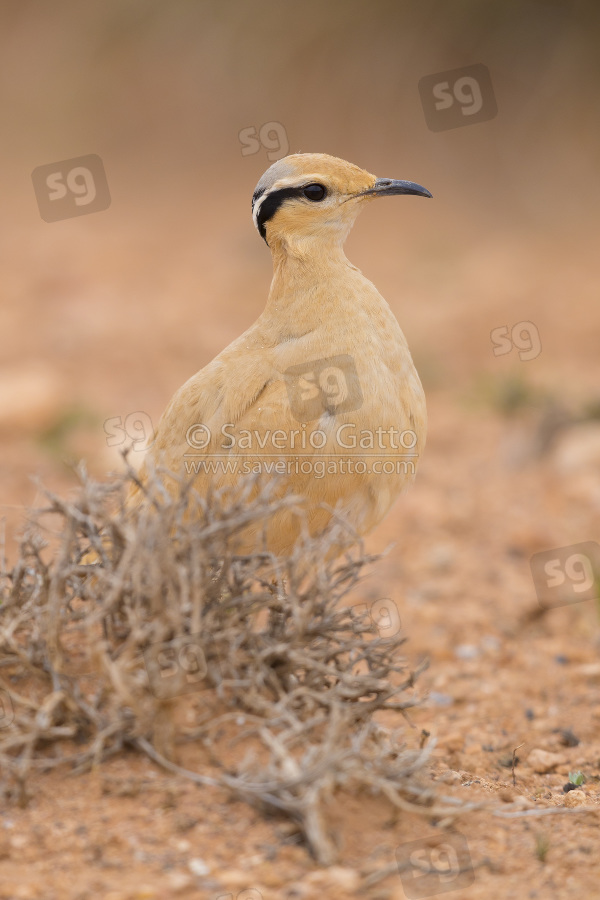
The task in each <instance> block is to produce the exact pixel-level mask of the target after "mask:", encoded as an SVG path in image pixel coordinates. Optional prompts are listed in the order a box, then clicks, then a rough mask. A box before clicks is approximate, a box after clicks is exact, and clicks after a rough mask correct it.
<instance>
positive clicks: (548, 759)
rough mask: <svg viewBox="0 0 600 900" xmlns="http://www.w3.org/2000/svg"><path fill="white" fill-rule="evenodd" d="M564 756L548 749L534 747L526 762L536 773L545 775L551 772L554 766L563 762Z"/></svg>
mask: <svg viewBox="0 0 600 900" xmlns="http://www.w3.org/2000/svg"><path fill="white" fill-rule="evenodd" d="M564 761H565V760H564V757H563V756H561V755H560V753H550V752H549V751H548V750H541V749H540V748H538V747H536V749H535V750H532V751H531V753H530V754H529V756H528V757H527V763H528V764H529V765H530V766H531V768H532V769H533V771H534V772H537V773H538V775H545V774H546V773H547V772H551V771H552V770H553V769H555V768H556V766H560V765H562V764H563V763H564Z"/></svg>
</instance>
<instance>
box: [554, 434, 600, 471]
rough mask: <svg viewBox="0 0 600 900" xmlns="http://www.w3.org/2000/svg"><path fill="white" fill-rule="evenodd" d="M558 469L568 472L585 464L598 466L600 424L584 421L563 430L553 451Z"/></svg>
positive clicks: (579, 468)
mask: <svg viewBox="0 0 600 900" xmlns="http://www.w3.org/2000/svg"><path fill="white" fill-rule="evenodd" d="M553 458H554V463H555V465H556V467H557V469H559V471H561V472H564V473H565V474H569V473H571V472H579V471H580V470H581V469H582V468H584V467H586V466H593V467H594V468H598V467H600V424H598V422H584V423H582V424H581V425H573V426H572V427H571V428H569V429H568V430H565V432H564V433H563V435H562V436H561V437H560V439H559V440H558V442H557V445H556V449H555V450H554V453H553Z"/></svg>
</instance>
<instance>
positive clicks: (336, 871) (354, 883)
mask: <svg viewBox="0 0 600 900" xmlns="http://www.w3.org/2000/svg"><path fill="white" fill-rule="evenodd" d="M306 881H307V882H308V883H309V884H314V885H322V886H331V887H333V886H335V887H337V888H340V889H341V890H344V891H355V890H356V889H357V887H358V885H359V883H360V876H359V874H358V872H357V871H356V870H355V869H349V868H346V867H344V866H329V868H328V869H325V870H322V871H321V870H318V871H316V872H311V873H310V874H309V875H307V877H306Z"/></svg>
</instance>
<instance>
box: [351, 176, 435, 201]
mask: <svg viewBox="0 0 600 900" xmlns="http://www.w3.org/2000/svg"><path fill="white" fill-rule="evenodd" d="M393 194H417V195H418V196H419V197H433V194H430V193H429V191H428V190H427V188H424V187H423V186H422V185H420V184H415V182H414V181H397V180H395V179H394V178H378V179H377V181H376V182H375V184H374V185H373V187H372V188H369V190H368V191H362V192H361V193H360V194H357V196H358V197H364V196H366V195H371V196H373V197H391V196H392V195H393Z"/></svg>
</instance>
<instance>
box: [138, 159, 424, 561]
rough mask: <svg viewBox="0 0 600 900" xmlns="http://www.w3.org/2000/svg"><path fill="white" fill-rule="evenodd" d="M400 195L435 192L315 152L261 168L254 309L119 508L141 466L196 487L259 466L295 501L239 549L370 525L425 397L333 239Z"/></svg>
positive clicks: (157, 437) (413, 451)
mask: <svg viewBox="0 0 600 900" xmlns="http://www.w3.org/2000/svg"><path fill="white" fill-rule="evenodd" d="M411 194H412V195H416V196H421V197H432V194H431V193H430V192H429V191H428V190H427V189H426V188H424V187H422V186H421V185H420V184H416V183H415V182H411V181H403V180H396V179H391V178H377V177H376V176H375V175H372V174H371V173H370V172H367V171H366V170H365V169H362V168H360V167H359V166H356V165H353V164H352V163H349V162H347V161H346V160H343V159H340V158H337V157H334V156H330V155H328V154H324V153H295V154H292V155H289V156H286V157H283V158H282V159H279V160H277V161H276V162H275V163H273V164H272V165H271V166H270V167H269V168H268V169H267V171H266V172H265V173H264V174H263V176H262V177H261V179H260V180H259V182H258V184H257V186H256V189H255V191H254V193H253V196H252V218H253V221H254V225H255V227H256V229H257V231H258V233H259V235H260V237H261V238H262V239H263V241H264V242H265V243H266V244H267V246H268V248H269V250H270V251H271V255H272V261H273V278H272V282H271V287H270V290H269V294H268V298H267V302H266V306H265V308H264V310H263V312H262V314H261V315H260V316H259V317H258V319H257V320H256V321H255V323H254V324H253V325H251V326H250V328H248V329H247V331H245V332H244V333H243V334H242V335H240V337H238V338H237V339H236V340H234V341H233V342H232V343H231V344H229V346H227V347H226V348H225V349H224V350H222V351H221V352H220V353H219V354H218V355H217V356H216V357H215V358H214V359H213V360H212V361H211V362H209V363H208V365H206V366H204V368H202V369H200V371H199V372H197V373H196V374H194V375H192V377H191V378H189V380H188V381H186V382H185V384H183V385H182V386H181V387H180V388H179V389H178V390H177V391H176V393H175V394H174V396H173V397H172V399H171V401H170V402H169V404H168V406H167V407H166V409H165V411H164V413H163V415H162V417H161V418H160V421H159V423H158V425H157V428H156V430H155V433H154V440H153V442H152V444H151V445H150V447H149V448H148V450H147V452H146V457H145V459H144V461H143V464H142V466H141V469H140V472H139V476H138V479H137V481H138V484H137V485H134V486H133V488H132V491H131V494H130V498H129V504H130V506H131V507H133V508H139V507H140V505H141V504H142V503H143V502H144V490H143V486H144V484H145V483H147V481H148V479H149V478H150V477H151V474H150V473H151V472H152V473H156V472H158V471H160V472H162V473H164V472H167V473H173V477H172V478H169V477H168V475H167V476H166V475H164V474H162V475H161V476H160V477H161V479H165V483H166V484H167V487H168V490H169V491H170V492H171V493H173V492H174V491H175V490H176V489H177V488H176V485H177V484H180V482H179V481H178V479H177V477H175V476H176V474H177V473H179V475H181V476H182V477H184V478H187V479H191V481H192V482H193V487H194V489H195V490H197V491H198V492H199V493H200V494H201V495H203V496H206V495H207V494H208V493H209V492H210V491H211V490H214V489H221V488H224V489H231V490H235V489H236V488H238V487H239V486H240V485H241V484H242V483H243V481H244V478H245V477H246V476H249V477H255V478H256V476H257V474H258V475H259V478H258V480H260V478H267V479H274V480H275V484H276V492H277V495H278V496H281V497H283V496H294V497H296V498H298V503H299V507H296V508H295V509H290V508H282V509H280V510H279V511H277V512H275V513H274V514H273V515H272V516H271V517H270V518H269V520H268V522H266V524H265V523H262V524H260V525H259V524H258V523H250V524H249V525H248V526H247V528H246V531H245V532H244V538H243V546H244V548H245V550H246V551H247V552H251V551H252V550H256V549H258V546H257V545H258V544H259V543H260V542H261V541H262V542H263V545H264V544H265V542H266V547H267V549H268V550H269V552H271V553H274V554H275V555H277V556H289V555H290V554H292V553H293V551H294V547H295V546H296V544H297V542H298V540H299V537H300V535H301V533H306V530H308V533H309V534H310V535H311V536H312V537H317V538H318V537H319V536H320V535H322V534H324V533H325V531H326V530H327V528H328V526H329V525H330V524H331V522H332V521H333V520H334V519H335V520H336V521H343V522H344V523H346V524H347V526H348V528H349V529H350V530H351V532H352V534H353V535H355V536H357V537H363V536H365V535H367V534H368V533H369V532H371V531H372V530H373V529H374V528H375V526H376V525H377V524H378V523H379V522H381V520H382V519H383V518H384V516H385V515H386V514H387V513H388V511H389V510H390V508H391V506H392V504H393V503H394V501H395V500H396V498H397V497H398V495H399V494H400V493H401V492H402V490H403V489H404V488H405V487H406V486H407V485H408V484H410V483H411V482H412V481H413V480H414V477H415V474H416V466H417V463H418V460H419V457H420V455H421V454H422V451H423V448H424V446H425V439H426V428H427V414H426V404H425V396H424V391H423V387H422V385H421V381H420V379H419V375H418V373H417V370H416V368H415V365H414V363H413V360H412V357H411V353H410V350H409V347H408V344H407V341H406V338H405V336H404V334H403V332H402V330H401V328H400V325H399V324H398V321H397V319H396V317H395V316H394V314H393V313H392V311H391V309H390V307H389V305H388V304H387V302H386V301H385V300H384V299H383V297H382V296H381V295H380V294H379V292H378V291H377V289H376V288H375V286H374V285H373V284H372V283H371V282H370V281H369V280H368V279H367V278H365V276H364V275H363V274H362V273H361V272H360V270H359V269H358V268H356V266H354V265H352V263H350V262H349V260H348V259H347V258H346V256H345V254H344V249H343V248H344V242H345V240H346V238H347V236H348V234H349V232H350V230H351V228H352V226H353V224H354V221H355V219H356V217H357V216H358V214H359V212H360V211H361V209H363V208H364V206H365V205H366V204H367V203H369V202H370V201H372V200H374V199H378V198H382V197H390V196H396V195H411ZM298 509H300V510H301V514H300V513H299V512H298ZM303 529H304V532H303Z"/></svg>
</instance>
